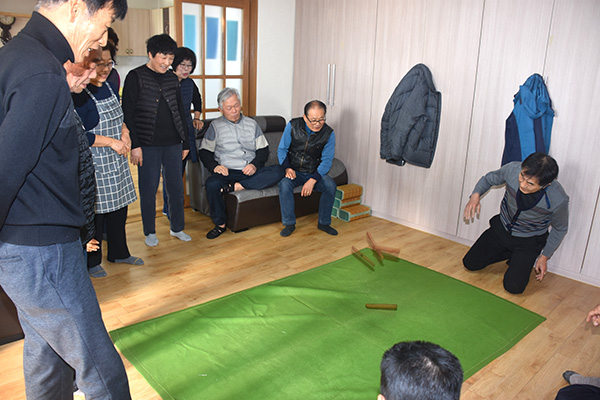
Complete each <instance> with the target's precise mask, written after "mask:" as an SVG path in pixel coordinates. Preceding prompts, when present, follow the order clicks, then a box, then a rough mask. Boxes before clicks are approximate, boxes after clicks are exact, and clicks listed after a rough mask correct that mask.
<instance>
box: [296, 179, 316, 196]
mask: <svg viewBox="0 0 600 400" xmlns="http://www.w3.org/2000/svg"><path fill="white" fill-rule="evenodd" d="M315 183H317V181H316V180H315V178H310V179H309V180H307V181H306V183H305V184H304V185H303V186H302V192H301V193H300V195H301V196H302V197H307V196H310V195H311V194H312V191H313V188H314V187H315Z"/></svg>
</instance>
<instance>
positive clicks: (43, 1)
mask: <svg viewBox="0 0 600 400" xmlns="http://www.w3.org/2000/svg"><path fill="white" fill-rule="evenodd" d="M66 1H67V0H38V2H37V4H36V6H35V10H36V11H37V10H39V9H40V7H51V6H54V5H60V4H62V3H65V2H66ZM83 2H84V3H85V5H86V6H87V9H88V12H89V14H90V15H95V14H96V13H97V12H98V10H102V9H103V8H109V9H112V10H113V14H114V15H113V18H114V19H115V20H117V19H123V18H125V14H127V0H83Z"/></svg>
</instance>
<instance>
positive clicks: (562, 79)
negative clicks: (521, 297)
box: [545, 0, 600, 283]
mask: <svg viewBox="0 0 600 400" xmlns="http://www.w3.org/2000/svg"><path fill="white" fill-rule="evenodd" d="M599 21H600V2H598V1H596V0H575V1H573V0H556V2H555V6H554V15H553V17H552V30H551V36H550V41H549V46H548V58H547V62H546V71H545V76H547V77H548V90H549V91H550V95H551V97H552V102H553V106H554V109H555V110H556V113H557V115H556V118H555V119H554V126H553V129H552V142H551V146H550V154H551V155H553V156H554V157H555V158H556V160H557V161H558V164H559V166H560V173H559V181H560V183H561V184H562V185H563V186H564V188H565V190H566V191H567V193H568V194H569V196H570V218H569V225H570V226H569V228H570V229H569V233H568V234H567V236H566V237H565V240H564V242H563V244H562V246H561V247H560V248H559V250H558V252H557V253H556V254H555V256H554V257H552V259H551V260H550V262H549V264H550V269H551V270H557V271H558V272H560V273H561V274H564V275H567V276H572V275H571V274H573V273H575V274H579V273H581V275H582V278H580V279H585V277H591V278H595V279H596V280H597V283H600V248H599V247H600V246H599V245H600V215H599V214H600V211H598V203H597V202H598V190H599V187H600V135H598V129H599V127H600V113H599V112H598V110H600V52H599V49H600V24H599ZM594 214H596V215H594ZM592 224H593V225H592ZM588 237H589V239H588ZM586 249H587V251H586ZM584 254H585V262H584V261H583V257H584ZM582 265H583V269H582Z"/></svg>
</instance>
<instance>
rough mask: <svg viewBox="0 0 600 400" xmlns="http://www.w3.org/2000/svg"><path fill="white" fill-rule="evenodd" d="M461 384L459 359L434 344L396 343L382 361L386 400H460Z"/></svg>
mask: <svg viewBox="0 0 600 400" xmlns="http://www.w3.org/2000/svg"><path fill="white" fill-rule="evenodd" d="M462 381H463V371H462V367H461V365H460V361H459V360H458V358H456V356H454V354H452V353H450V352H449V351H448V350H446V349H444V348H442V347H440V346H438V345H437V344H434V343H430V342H422V341H416V342H400V343H396V344H395V345H394V346H392V347H391V348H390V349H389V350H387V351H386V352H385V353H384V354H383V358H382V360H381V394H382V395H383V396H384V397H385V399H386V400H400V399H402V400H458V399H459V398H460V389H461V386H462Z"/></svg>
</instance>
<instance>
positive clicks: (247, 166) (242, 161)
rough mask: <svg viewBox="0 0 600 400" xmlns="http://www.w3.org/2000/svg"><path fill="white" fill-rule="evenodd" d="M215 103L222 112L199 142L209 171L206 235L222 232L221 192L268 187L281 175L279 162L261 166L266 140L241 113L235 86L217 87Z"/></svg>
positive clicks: (211, 236) (258, 129)
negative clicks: (207, 230) (210, 227)
mask: <svg viewBox="0 0 600 400" xmlns="http://www.w3.org/2000/svg"><path fill="white" fill-rule="evenodd" d="M217 103H218V104H219V111H221V113H222V114H223V115H222V116H221V117H219V118H217V119H215V120H214V121H212V122H211V124H210V126H209V127H208V129H207V130H206V133H205V134H204V138H203V139H202V144H201V146H200V159H201V160H202V163H203V164H204V166H205V167H206V168H207V169H208V170H209V171H210V172H211V173H212V175H211V176H209V177H208V179H207V180H206V198H207V200H208V204H209V206H210V218H211V219H212V221H213V223H214V224H215V227H214V228H213V229H212V230H211V231H210V232H208V233H207V234H206V237H207V238H208V239H215V238H217V237H219V236H220V235H221V234H222V233H223V232H225V229H226V228H225V223H226V222H227V215H226V212H225V200H224V199H223V195H224V194H227V193H229V192H233V191H235V190H244V189H256V190H259V189H264V188H268V187H270V186H273V185H275V184H276V183H277V182H279V181H280V180H281V178H282V177H283V170H282V169H281V167H280V166H279V165H271V166H269V167H263V166H264V165H265V163H266V162H267V159H268V158H269V144H268V143H267V139H266V138H265V135H264V134H263V132H262V130H261V129H260V127H259V126H258V124H257V123H256V121H254V120H253V119H252V118H248V117H246V116H244V115H243V114H242V112H241V111H242V105H241V103H240V94H239V92H238V91H237V89H233V88H225V89H223V90H221V91H220V92H219V94H218V95H217Z"/></svg>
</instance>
